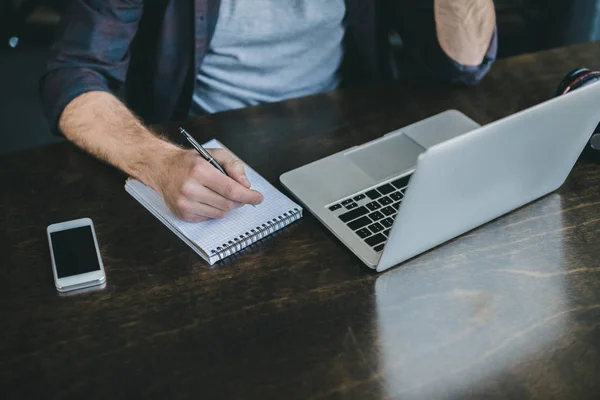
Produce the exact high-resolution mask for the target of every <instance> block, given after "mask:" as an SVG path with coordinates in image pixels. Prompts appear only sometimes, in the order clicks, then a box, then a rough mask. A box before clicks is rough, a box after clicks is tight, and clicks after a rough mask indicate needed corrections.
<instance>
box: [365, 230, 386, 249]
mask: <svg viewBox="0 0 600 400" xmlns="http://www.w3.org/2000/svg"><path fill="white" fill-rule="evenodd" d="M385 241H386V237H385V236H383V235H382V234H381V233H378V234H377V235H373V236H371V237H368V238H366V239H365V242H367V244H368V245H369V246H371V247H373V246H377V245H378V244H379V243H383V242H385Z"/></svg>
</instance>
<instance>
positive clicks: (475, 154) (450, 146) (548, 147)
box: [377, 82, 600, 271]
mask: <svg viewBox="0 0 600 400" xmlns="http://www.w3.org/2000/svg"><path fill="white" fill-rule="evenodd" d="M599 100H600V82H598V83H595V84H593V85H590V86H587V87H584V88H581V89H578V90H577V91H574V92H572V93H568V94H566V95H563V96H561V97H558V98H554V99H552V100H549V101H547V102H544V103H541V104H539V105H537V106H534V107H532V108H529V109H527V110H524V111H521V112H519V113H516V114H513V115H511V116H509V117H507V118H504V119H502V120H498V121H496V122H494V123H491V124H489V125H486V126H483V127H481V128H479V129H477V130H474V131H472V132H470V133H467V134H464V135H461V136H458V137H456V138H454V139H451V140H449V141H446V142H443V143H440V144H438V145H435V146H433V147H431V148H430V149H428V150H427V151H426V152H424V153H423V154H421V155H420V156H419V159H418V162H417V167H416V170H415V172H414V174H413V176H412V178H411V181H410V184H409V187H408V189H407V192H406V195H405V197H404V200H403V203H402V207H400V211H399V213H398V216H397V217H396V221H395V223H394V225H393V227H392V230H391V232H390V234H389V237H388V241H387V244H386V246H385V249H384V251H383V254H382V255H381V258H380V260H379V263H378V265H377V271H383V270H386V269H388V268H390V267H392V266H394V265H397V264H398V263H400V262H402V261H405V260H407V259H409V258H411V257H413V256H416V255H418V254H420V253H422V252H424V251H426V250H429V249H431V248H433V247H435V246H437V245H440V244H442V243H444V242H446V241H448V240H450V239H452V238H454V237H456V236H458V235H460V234H463V233H465V232H467V231H469V230H471V229H473V228H476V227H477V226H479V225H482V224H484V223H486V222H488V221H491V220H492V219H494V218H497V217H499V216H501V215H503V214H505V213H507V212H509V211H511V210H514V209H515V208H518V207H520V206H522V205H524V204H527V203H529V202H531V201H533V200H535V199H537V198H539V197H541V196H543V195H545V194H547V193H549V192H551V191H554V190H556V189H557V188H559V187H560V186H561V185H562V183H563V182H564V181H565V179H566V178H567V176H568V174H569V172H570V171H571V169H572V168H573V165H574V164H575V162H576V161H577V159H578V157H579V155H580V153H581V151H582V149H583V148H584V146H585V144H586V143H587V141H588V140H589V138H590V135H591V134H592V133H593V131H594V129H595V128H596V126H597V125H598V122H599V121H600V101H599Z"/></svg>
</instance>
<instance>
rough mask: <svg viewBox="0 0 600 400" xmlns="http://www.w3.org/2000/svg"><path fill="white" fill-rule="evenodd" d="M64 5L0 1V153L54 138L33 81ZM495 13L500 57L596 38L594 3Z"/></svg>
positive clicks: (583, 0) (556, 2)
mask: <svg viewBox="0 0 600 400" xmlns="http://www.w3.org/2000/svg"><path fill="white" fill-rule="evenodd" d="M68 2H69V0H34V1H32V0H0V153H6V152H10V151H15V150H19V149H23V148H27V147H34V146H41V145H45V144H49V143H53V142H56V141H58V140H60V139H58V138H56V137H54V136H52V134H50V132H49V130H48V126H47V123H46V120H45V118H44V116H43V114H42V111H41V107H40V105H39V100H38V80H39V77H40V76H41V74H42V72H43V69H44V63H45V58H46V52H47V49H48V46H49V44H50V42H51V40H52V33H53V29H54V27H55V26H56V24H57V22H58V21H59V19H60V15H61V12H62V11H63V10H64V9H65V7H66V4H67V3H68ZM496 10H497V15H498V33H499V44H500V47H499V57H500V58H502V57H507V56H511V55H516V54H522V53H528V52H534V51H539V50H543V49H548V48H553V47H560V46H564V45H568V44H573V43H582V42H588V41H594V40H600V0H496ZM11 38H13V39H12V45H11V44H10V43H9V42H10V41H11ZM15 38H18V43H15V42H16V40H15ZM565 72H566V71H565Z"/></svg>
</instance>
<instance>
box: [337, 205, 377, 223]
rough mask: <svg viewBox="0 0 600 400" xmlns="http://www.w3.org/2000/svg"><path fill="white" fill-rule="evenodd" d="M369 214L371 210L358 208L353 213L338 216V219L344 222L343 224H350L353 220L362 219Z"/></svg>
mask: <svg viewBox="0 0 600 400" xmlns="http://www.w3.org/2000/svg"><path fill="white" fill-rule="evenodd" d="M368 213H369V210H368V209H367V207H358V208H355V209H354V210H352V211H348V212H346V213H343V214H340V215H338V217H339V218H340V219H341V220H342V222H350V221H352V220H353V219H356V218H358V217H362V216H363V215H365V214H368Z"/></svg>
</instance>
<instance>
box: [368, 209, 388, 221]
mask: <svg viewBox="0 0 600 400" xmlns="http://www.w3.org/2000/svg"><path fill="white" fill-rule="evenodd" d="M369 217H371V219H372V220H373V221H379V220H380V219H383V218H385V216H384V215H383V214H382V213H380V212H379V211H374V212H372V213H371V214H369Z"/></svg>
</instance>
